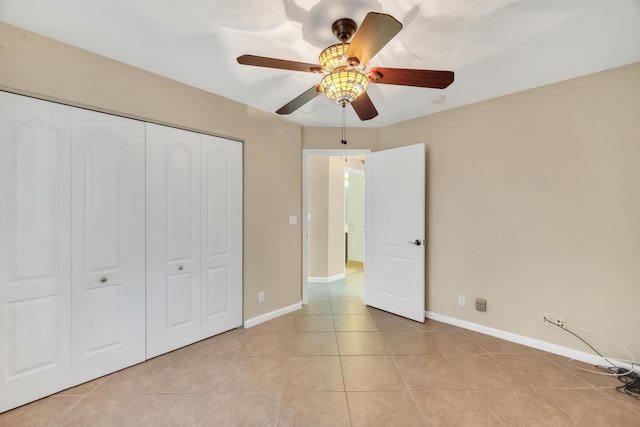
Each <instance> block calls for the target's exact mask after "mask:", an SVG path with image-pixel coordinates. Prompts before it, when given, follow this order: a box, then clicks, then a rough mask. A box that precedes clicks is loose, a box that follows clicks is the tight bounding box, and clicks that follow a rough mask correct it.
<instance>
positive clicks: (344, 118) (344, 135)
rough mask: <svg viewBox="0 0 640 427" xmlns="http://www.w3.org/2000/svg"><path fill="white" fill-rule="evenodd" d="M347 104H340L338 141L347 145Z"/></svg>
mask: <svg viewBox="0 0 640 427" xmlns="http://www.w3.org/2000/svg"><path fill="white" fill-rule="evenodd" d="M346 106H347V104H346V103H345V104H342V139H341V140H340V142H341V143H342V144H344V145H347V109H346V108H345V107H346Z"/></svg>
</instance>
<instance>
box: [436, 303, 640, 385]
mask: <svg viewBox="0 0 640 427" xmlns="http://www.w3.org/2000/svg"><path fill="white" fill-rule="evenodd" d="M424 315H425V316H426V317H427V318H428V319H432V320H437V321H438V322H443V323H448V324H450V325H454V326H459V327H461V328H464V329H469V330H471V331H475V332H480V333H481V334H485V335H490V336H492V337H496V338H501V339H503V340H506V341H511V342H515V343H517V344H522V345H526V346H527V347H532V348H537V349H538V350H542V351H546V352H548V353H553V354H557V355H560V356H564V357H567V358H569V359H574V360H579V361H581V362H585V363H588V364H590V365H609V363H608V362H607V361H606V360H604V359H603V358H602V357H600V356H598V355H595V354H590V353H585V352H584V351H580V350H574V349H572V348H569V347H564V346H561V345H557V344H552V343H549V342H546V341H542V340H538V339H535V338H530V337H527V336H524V335H518V334H514V333H512V332H507V331H503V330H502V329H496V328H491V327H488V326H484V325H479V324H477V323H473V322H469V321H466V320H461V319H456V318H455V317H449V316H444V315H442V314H438V313H432V312H430V311H425V312H424ZM616 364H617V365H618V366H620V367H622V368H625V369H632V366H631V364H629V363H624V362H616ZM635 371H636V372H638V373H640V367H637V368H635Z"/></svg>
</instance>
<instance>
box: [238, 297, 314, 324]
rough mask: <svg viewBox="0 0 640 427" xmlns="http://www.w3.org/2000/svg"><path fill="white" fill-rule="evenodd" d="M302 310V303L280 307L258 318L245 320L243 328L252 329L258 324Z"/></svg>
mask: <svg viewBox="0 0 640 427" xmlns="http://www.w3.org/2000/svg"><path fill="white" fill-rule="evenodd" d="M301 308H302V302H298V303H295V304H292V305H290V306H288V307H282V308H279V309H277V310H273V311H270V312H268V313H265V314H261V315H260V316H256V317H253V318H251V319H247V320H245V322H244V327H245V328H252V327H254V326H256V325H259V324H260V323H264V322H267V321H269V320H272V319H275V318H276V317H280V316H284V315H285V314H289V313H292V312H294V311H297V310H300V309H301Z"/></svg>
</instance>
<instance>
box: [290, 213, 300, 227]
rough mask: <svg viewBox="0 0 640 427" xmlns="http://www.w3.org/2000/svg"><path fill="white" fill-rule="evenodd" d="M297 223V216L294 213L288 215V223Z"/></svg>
mask: <svg viewBox="0 0 640 427" xmlns="http://www.w3.org/2000/svg"><path fill="white" fill-rule="evenodd" d="M296 224H298V217H297V216H296V215H289V225H296Z"/></svg>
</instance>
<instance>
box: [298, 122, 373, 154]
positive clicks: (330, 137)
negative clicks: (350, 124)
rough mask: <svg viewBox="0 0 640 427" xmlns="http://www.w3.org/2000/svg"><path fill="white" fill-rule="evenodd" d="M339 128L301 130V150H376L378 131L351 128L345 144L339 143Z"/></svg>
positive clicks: (307, 128) (308, 128)
mask: <svg viewBox="0 0 640 427" xmlns="http://www.w3.org/2000/svg"><path fill="white" fill-rule="evenodd" d="M341 132H342V131H341V129H340V128H316V127H305V128H302V148H304V149H307V150H308V149H317V150H342V149H346V150H363V149H366V150H372V151H375V150H377V149H378V134H379V129H375V128H352V129H348V131H347V144H346V145H343V144H341V143H340V133H341Z"/></svg>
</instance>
